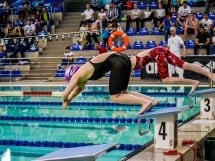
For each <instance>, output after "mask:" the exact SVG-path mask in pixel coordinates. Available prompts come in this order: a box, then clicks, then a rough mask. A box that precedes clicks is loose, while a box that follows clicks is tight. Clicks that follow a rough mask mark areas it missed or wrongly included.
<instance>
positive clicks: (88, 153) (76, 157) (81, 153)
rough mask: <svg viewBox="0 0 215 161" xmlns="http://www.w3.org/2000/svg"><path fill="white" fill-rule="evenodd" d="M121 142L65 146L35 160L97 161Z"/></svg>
mask: <svg viewBox="0 0 215 161" xmlns="http://www.w3.org/2000/svg"><path fill="white" fill-rule="evenodd" d="M118 146H119V144H101V145H90V146H83V147H75V148H63V149H59V150H57V151H55V152H52V153H49V154H47V155H44V156H42V157H40V158H38V159H36V160H35V161H95V160H96V158H98V157H99V156H102V155H104V154H106V153H108V152H110V151H112V150H114V149H115V148H117V147H118Z"/></svg>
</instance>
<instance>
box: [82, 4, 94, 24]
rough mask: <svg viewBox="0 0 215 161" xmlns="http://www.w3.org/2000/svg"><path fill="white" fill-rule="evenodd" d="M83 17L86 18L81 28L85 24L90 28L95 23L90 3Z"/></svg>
mask: <svg viewBox="0 0 215 161" xmlns="http://www.w3.org/2000/svg"><path fill="white" fill-rule="evenodd" d="M81 15H82V16H84V18H83V20H82V21H81V24H80V26H81V25H82V23H83V22H85V23H86V24H87V26H90V25H91V23H93V22H94V21H95V20H94V10H93V9H92V8H91V7H90V4H89V3H87V4H86V9H85V10H84V12H83V13H82V14H81Z"/></svg>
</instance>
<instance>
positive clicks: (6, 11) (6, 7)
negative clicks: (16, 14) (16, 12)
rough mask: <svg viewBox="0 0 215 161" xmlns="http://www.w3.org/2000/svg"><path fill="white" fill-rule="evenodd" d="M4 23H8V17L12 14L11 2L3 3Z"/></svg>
mask: <svg viewBox="0 0 215 161" xmlns="http://www.w3.org/2000/svg"><path fill="white" fill-rule="evenodd" d="M2 9H3V23H4V24H6V23H7V21H8V16H9V14H10V4H9V1H7V0H6V1H4V2H3V7H2Z"/></svg>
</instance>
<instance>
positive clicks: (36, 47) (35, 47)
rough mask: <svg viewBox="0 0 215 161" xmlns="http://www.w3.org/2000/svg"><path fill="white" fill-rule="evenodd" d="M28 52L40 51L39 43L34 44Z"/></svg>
mask: <svg viewBox="0 0 215 161" xmlns="http://www.w3.org/2000/svg"><path fill="white" fill-rule="evenodd" d="M26 52H39V47H38V45H37V44H32V45H30V47H29V49H27V50H26Z"/></svg>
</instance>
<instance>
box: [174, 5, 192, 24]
mask: <svg viewBox="0 0 215 161" xmlns="http://www.w3.org/2000/svg"><path fill="white" fill-rule="evenodd" d="M189 13H191V8H190V6H188V5H187V2H186V1H184V2H183V5H182V6H180V7H179V9H178V18H177V22H178V23H179V24H180V25H181V26H184V23H185V21H186V18H187V16H188V14H189Z"/></svg>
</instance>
